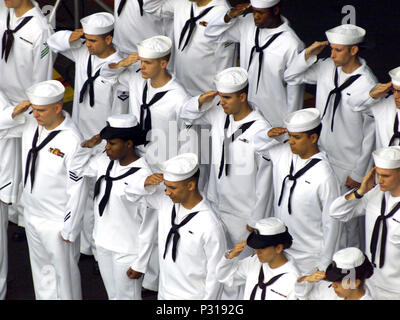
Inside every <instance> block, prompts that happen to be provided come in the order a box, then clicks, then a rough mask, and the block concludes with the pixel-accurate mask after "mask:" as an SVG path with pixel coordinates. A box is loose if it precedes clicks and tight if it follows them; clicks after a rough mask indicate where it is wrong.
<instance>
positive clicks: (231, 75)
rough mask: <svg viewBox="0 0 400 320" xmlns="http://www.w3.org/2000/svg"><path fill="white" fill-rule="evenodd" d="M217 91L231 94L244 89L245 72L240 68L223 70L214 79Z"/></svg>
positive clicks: (246, 79) (246, 80) (246, 75)
mask: <svg viewBox="0 0 400 320" xmlns="http://www.w3.org/2000/svg"><path fill="white" fill-rule="evenodd" d="M214 83H215V86H216V88H217V91H219V92H222V93H233V92H237V91H239V90H241V89H243V88H245V87H246V86H247V84H248V74H247V71H246V70H245V69H243V68H241V67H232V68H228V69H225V70H223V71H221V72H220V73H218V74H217V75H216V76H215V77H214Z"/></svg>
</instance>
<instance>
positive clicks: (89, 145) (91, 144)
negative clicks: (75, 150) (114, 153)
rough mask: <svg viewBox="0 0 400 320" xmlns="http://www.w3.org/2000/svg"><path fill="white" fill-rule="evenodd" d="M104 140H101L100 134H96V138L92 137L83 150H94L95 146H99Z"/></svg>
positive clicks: (84, 144)
mask: <svg viewBox="0 0 400 320" xmlns="http://www.w3.org/2000/svg"><path fill="white" fill-rule="evenodd" d="M101 140H103V139H102V138H100V134H96V135H95V136H93V137H91V138H90V139H89V140H86V141H85V142H84V143H83V144H82V147H83V148H93V147H94V146H97V145H98V144H99V143H100V142H101Z"/></svg>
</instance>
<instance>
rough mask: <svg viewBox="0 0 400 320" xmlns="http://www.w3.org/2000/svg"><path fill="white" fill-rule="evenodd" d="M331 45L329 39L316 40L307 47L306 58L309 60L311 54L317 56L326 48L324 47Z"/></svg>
mask: <svg viewBox="0 0 400 320" xmlns="http://www.w3.org/2000/svg"><path fill="white" fill-rule="evenodd" d="M327 45H329V42H328V41H315V42H314V43H313V44H312V45H311V46H309V47H308V48H307V49H306V52H305V54H304V58H305V60H306V61H307V60H308V58H310V57H311V56H316V55H318V54H320V53H321V52H322V50H324V48H325V47H326V46H327Z"/></svg>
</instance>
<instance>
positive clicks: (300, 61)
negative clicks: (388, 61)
mask: <svg viewBox="0 0 400 320" xmlns="http://www.w3.org/2000/svg"><path fill="white" fill-rule="evenodd" d="M304 52H305V50H304V51H303V53H302V54H300V55H299V56H297V58H296V59H295V60H294V61H293V63H292V64H291V66H290V67H289V68H288V69H287V70H286V72H285V74H286V78H287V79H288V83H292V84H296V83H310V84H316V85H317V91H316V108H318V109H319V110H320V112H321V115H322V131H321V135H320V138H319V145H320V148H321V150H323V151H325V152H326V153H327V155H328V158H329V162H330V164H331V166H332V169H333V170H334V171H335V174H336V176H337V177H338V179H339V183H340V187H341V192H346V191H347V190H348V189H347V187H346V186H345V182H346V178H347V176H349V177H350V178H352V179H353V180H355V181H358V182H361V180H362V178H363V177H364V175H365V173H366V172H367V171H368V169H369V168H370V167H371V165H372V159H371V153H372V151H373V150H374V146H375V125H374V118H373V116H372V115H371V113H370V111H369V109H368V108H366V107H368V106H371V105H372V104H373V103H375V101H374V100H373V99H372V98H371V97H370V96H369V91H370V90H371V89H372V88H373V87H375V85H376V83H377V81H376V78H375V76H374V74H373V73H372V71H371V70H370V68H369V67H368V66H367V64H366V62H365V60H364V59H362V58H359V61H360V63H361V66H360V67H358V68H357V69H356V70H355V71H354V72H352V73H351V74H346V73H344V72H343V71H342V69H341V67H337V68H336V67H335V65H334V62H333V60H332V59H331V58H328V59H326V60H321V59H320V60H318V61H317V58H316V56H312V57H310V58H309V59H308V60H307V61H305V58H304ZM336 72H337V85H338V88H341V87H342V86H343V85H344V84H345V83H346V82H347V81H350V82H348V83H347V84H349V85H348V86H345V88H342V91H341V93H338V94H341V99H340V101H339V103H338V105H337V109H336V108H335V107H334V100H335V96H336V94H334V95H333V96H331V97H330V99H329V101H328V97H329V95H330V92H331V91H332V90H333V89H335V74H336ZM350 79H351V80H350ZM327 102H328V103H327ZM335 110H336V111H335ZM359 223H360V221H357V220H354V221H352V222H349V223H347V224H346V225H345V228H346V233H344V238H343V240H342V241H345V242H347V243H343V246H345V247H348V246H355V247H360V245H362V244H361V243H360V242H361V241H362V238H363V235H359V234H358V231H357V228H362V226H361V225H360V224H359ZM345 238H346V239H345Z"/></svg>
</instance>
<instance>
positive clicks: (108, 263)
mask: <svg viewBox="0 0 400 320" xmlns="http://www.w3.org/2000/svg"><path fill="white" fill-rule="evenodd" d="M96 250H97V258H98V262H99V269H100V274H101V277H102V279H103V283H104V286H105V288H106V291H107V295H108V299H109V300H142V281H143V276H142V277H140V278H139V279H130V278H129V277H128V276H127V274H126V272H127V271H128V270H129V267H130V265H131V263H132V261H133V260H134V259H135V257H136V256H135V255H132V254H126V253H118V252H114V251H110V250H107V249H105V248H102V247H100V246H97V248H96Z"/></svg>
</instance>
